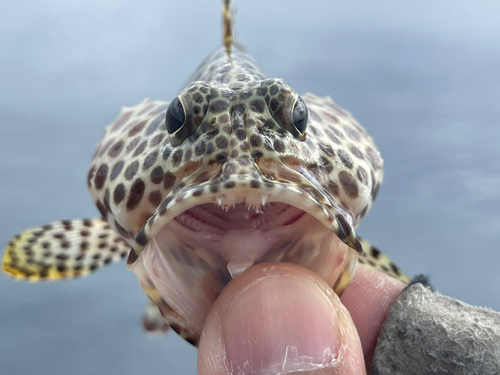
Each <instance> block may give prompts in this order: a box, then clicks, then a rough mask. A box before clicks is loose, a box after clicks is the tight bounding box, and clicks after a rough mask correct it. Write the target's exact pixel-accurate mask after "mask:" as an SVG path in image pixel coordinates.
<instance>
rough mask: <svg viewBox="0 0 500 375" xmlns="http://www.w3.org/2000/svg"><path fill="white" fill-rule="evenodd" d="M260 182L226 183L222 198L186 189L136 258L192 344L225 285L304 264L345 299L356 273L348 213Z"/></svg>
mask: <svg viewBox="0 0 500 375" xmlns="http://www.w3.org/2000/svg"><path fill="white" fill-rule="evenodd" d="M252 181H254V180H252ZM252 181H245V180H244V179H238V180H237V181H235V180H232V181H229V183H228V181H225V182H223V183H222V185H221V183H219V187H220V186H225V187H226V188H225V189H218V190H217V191H215V190H216V189H214V188H213V186H214V185H213V182H211V183H210V184H208V185H207V186H205V189H204V192H203V193H202V194H200V193H199V190H196V189H199V188H200V186H199V185H198V186H193V187H190V186H185V187H183V188H182V189H179V190H178V191H177V192H176V198H173V199H171V197H167V198H166V200H164V202H163V203H162V205H160V207H158V209H157V212H156V214H155V215H153V217H152V218H151V219H150V220H149V221H148V223H147V224H146V225H145V226H144V227H143V229H144V231H145V233H146V235H147V237H148V238H149V239H148V241H147V243H146V244H145V245H144V246H143V249H142V250H143V251H141V253H140V254H139V255H138V256H137V255H136V256H135V257H134V258H132V259H133V262H130V256H129V261H128V266H129V268H130V269H131V270H132V271H133V272H134V273H136V274H137V276H138V279H139V282H140V284H141V286H142V288H143V290H144V292H145V294H146V295H147V296H148V297H149V298H150V299H151V300H152V301H154V302H155V303H156V304H157V305H158V307H159V309H160V312H161V313H162V315H163V316H164V318H165V320H166V321H167V323H169V324H170V325H171V326H172V328H173V329H174V330H175V331H177V332H178V333H179V334H180V335H181V336H183V337H184V338H186V339H187V340H188V341H190V342H193V343H196V342H197V340H198V338H199V335H200V334H201V330H202V328H203V324H204V322H205V319H206V316H207V314H208V311H209V310H210V307H211V305H212V303H213V302H214V301H215V299H216V298H217V296H218V295H219V293H220V292H221V290H222V289H223V288H224V286H225V285H226V284H227V283H228V282H229V281H230V280H231V279H232V278H235V277H237V276H239V275H240V274H241V273H243V272H244V271H245V270H246V269H248V268H249V267H251V266H252V265H253V264H256V263H264V262H292V263H296V264H300V265H302V266H305V267H306V268H309V269H311V270H313V271H315V272H317V273H318V274H319V275H320V276H322V277H323V278H324V279H325V280H326V281H327V282H328V283H329V284H330V285H331V286H332V287H334V289H335V290H336V291H338V292H339V291H342V290H343V288H345V286H346V285H347V284H348V280H349V279H350V278H351V277H352V275H353V274H354V270H355V267H356V265H357V257H358V256H357V252H356V250H354V249H353V248H352V247H349V246H348V245H347V244H346V242H347V239H348V238H349V237H348V235H346V232H348V233H349V235H352V234H353V231H352V230H351V227H350V226H349V224H347V220H348V219H346V218H345V217H344V216H343V213H342V212H341V211H340V210H336V208H335V207H334V206H333V205H330V204H325V203H324V202H322V203H320V202H319V199H318V197H317V196H316V197H315V195H317V194H315V193H310V192H307V191H305V190H303V189H298V188H296V187H294V186H291V185H290V184H285V183H280V182H276V181H265V180H262V181H260V183H261V184H263V185H260V184H259V185H260V186H259V187H260V188H259V189H257V188H254V187H252V186H255V183H252ZM228 185H229V186H230V188H227V186H228ZM271 185H272V186H271ZM211 187H212V188H211ZM165 202H167V203H165ZM339 217H340V219H339ZM346 226H348V228H347V229H346ZM138 237H139V238H137V237H136V245H137V244H138V242H140V236H139V235H138ZM132 251H133V250H132ZM131 254H132V252H131Z"/></svg>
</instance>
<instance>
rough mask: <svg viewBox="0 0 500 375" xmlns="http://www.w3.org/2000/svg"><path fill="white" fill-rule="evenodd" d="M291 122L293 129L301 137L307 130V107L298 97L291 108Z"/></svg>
mask: <svg viewBox="0 0 500 375" xmlns="http://www.w3.org/2000/svg"><path fill="white" fill-rule="evenodd" d="M292 122H293V126H295V129H297V131H298V132H299V133H300V134H301V135H302V134H304V133H305V131H306V128H307V107H306V103H304V101H303V100H302V98H301V97H300V96H298V97H297V100H296V101H295V105H294V106H293V112H292Z"/></svg>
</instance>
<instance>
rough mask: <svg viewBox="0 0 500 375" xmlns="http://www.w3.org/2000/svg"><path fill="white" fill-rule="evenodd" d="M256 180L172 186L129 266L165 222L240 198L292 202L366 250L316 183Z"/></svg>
mask: <svg viewBox="0 0 500 375" xmlns="http://www.w3.org/2000/svg"><path fill="white" fill-rule="evenodd" d="M255 181H256V179H255V178H237V179H230V180H227V181H223V182H222V181H219V182H218V185H220V183H221V182H222V185H220V186H224V188H223V189H222V190H220V191H219V190H215V189H213V191H212V190H211V187H212V186H215V185H214V182H213V181H211V182H207V183H203V184H197V185H187V186H184V187H182V188H180V189H174V190H172V191H171V192H170V193H169V194H168V195H167V196H166V197H165V198H164V199H163V201H162V203H161V204H160V205H159V206H158V207H157V209H156V211H155V213H154V214H153V215H152V216H151V217H150V218H149V219H148V220H147V221H146V223H145V224H144V226H143V227H142V228H141V229H140V230H139V231H138V232H137V235H136V237H135V240H134V244H133V246H132V249H131V251H130V253H129V257H128V259H127V267H128V268H130V267H131V266H132V265H133V264H134V263H135V261H136V260H137V259H138V257H139V255H140V253H141V252H142V251H143V250H144V248H145V247H146V245H147V244H148V242H149V240H150V239H152V238H153V237H154V236H155V235H157V234H158V233H159V232H160V231H161V229H162V228H163V227H164V226H165V225H166V224H168V223H169V222H170V221H171V220H173V219H174V218H175V217H176V216H178V215H179V214H181V213H182V212H184V211H186V210H188V209H190V208H192V207H195V206H198V205H201V204H205V203H213V204H217V205H219V206H222V207H231V206H232V205H233V204H235V203H240V202H246V203H247V204H249V205H253V206H261V205H262V203H263V202H264V203H270V202H279V203H285V204H289V205H291V206H294V207H296V208H298V209H301V210H302V211H304V212H305V213H307V214H309V215H311V216H313V217H314V218H315V219H317V220H318V221H319V222H320V223H322V224H323V225H324V226H325V227H326V228H327V229H329V230H331V231H333V232H334V233H335V234H336V235H337V237H338V238H339V239H340V240H341V241H342V242H344V243H345V244H347V245H348V246H349V247H350V248H352V249H354V250H355V251H357V252H358V253H360V254H362V253H363V250H362V247H361V244H360V242H359V240H358V238H357V236H356V234H355V231H354V226H353V224H352V222H353V221H352V218H351V216H350V215H349V213H348V212H347V211H345V210H344V209H341V208H340V207H339V206H338V205H337V204H336V203H335V202H332V199H331V198H330V197H328V196H326V195H324V194H322V193H321V192H320V191H319V190H318V189H317V188H316V187H314V186H310V187H309V189H308V190H307V191H306V190H304V189H300V188H299V187H298V186H296V185H294V184H291V183H283V182H279V181H272V180H265V179H263V178H261V179H260V180H259V184H258V185H259V186H256V185H257V184H256V183H255ZM199 189H203V191H204V193H203V194H198V193H197V191H198V192H199V191H200V190H199ZM311 192H313V193H314V195H316V196H318V197H323V199H324V201H323V202H319V201H318V199H317V198H315V197H314V196H313V194H312V193H311ZM318 194H319V195H318Z"/></svg>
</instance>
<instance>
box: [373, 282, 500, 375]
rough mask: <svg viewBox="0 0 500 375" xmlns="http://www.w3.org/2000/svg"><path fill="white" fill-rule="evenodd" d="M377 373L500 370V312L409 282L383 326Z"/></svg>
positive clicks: (485, 373) (483, 373) (375, 362)
mask: <svg viewBox="0 0 500 375" xmlns="http://www.w3.org/2000/svg"><path fill="white" fill-rule="evenodd" d="M373 374H374V375H385V374H387V375H389V374H390V375H398V374H404V375H411V374H440V375H441V374H453V375H456V374H457V375H458V374H464V375H465V374H467V375H471V374H481V375H490V374H496V375H498V374H500V313H498V312H496V311H493V310H491V309H488V308H481V307H476V306H471V305H468V304H466V303H463V302H461V301H458V300H456V299H453V298H450V297H446V296H443V295H441V294H439V293H437V292H432V291H431V290H430V289H428V288H426V287H424V286H423V285H422V284H413V285H410V286H409V287H408V288H407V289H406V290H405V291H404V292H403V293H402V294H401V296H400V297H399V298H398V299H397V300H396V302H395V303H394V306H393V307H392V309H391V311H390V313H389V316H388V317H387V320H386V321H385V323H384V326H383V327H382V331H381V333H380V336H379V339H378V343H377V347H376V349H375V357H374V360H373Z"/></svg>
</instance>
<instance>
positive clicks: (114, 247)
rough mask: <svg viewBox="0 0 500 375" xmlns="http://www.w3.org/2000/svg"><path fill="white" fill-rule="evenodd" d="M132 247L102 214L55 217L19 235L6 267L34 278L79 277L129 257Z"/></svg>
mask: <svg viewBox="0 0 500 375" xmlns="http://www.w3.org/2000/svg"><path fill="white" fill-rule="evenodd" d="M129 249H130V247H129V246H128V245H127V244H126V243H125V242H124V241H123V240H122V238H121V237H120V236H119V235H118V234H117V233H116V232H115V231H114V230H113V229H111V228H110V226H109V225H108V223H106V222H105V221H104V220H102V219H101V218H93V219H75V220H62V221H54V222H52V223H49V224H47V225H43V226H40V227H36V228H31V229H27V230H25V231H24V232H22V233H21V234H19V235H17V236H15V237H14V238H13V239H12V240H11V241H10V242H9V244H8V245H7V249H6V251H5V255H4V258H3V263H2V270H3V271H5V272H6V273H7V274H9V275H10V276H13V277H15V278H17V279H24V280H29V281H32V282H37V281H42V280H60V279H65V278H75V277H79V276H85V275H88V274H89V273H91V272H93V271H95V270H97V269H99V268H101V267H103V266H105V265H108V264H111V263H114V262H117V261H119V260H120V259H122V258H125V257H126V256H127V254H128V251H129Z"/></svg>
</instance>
